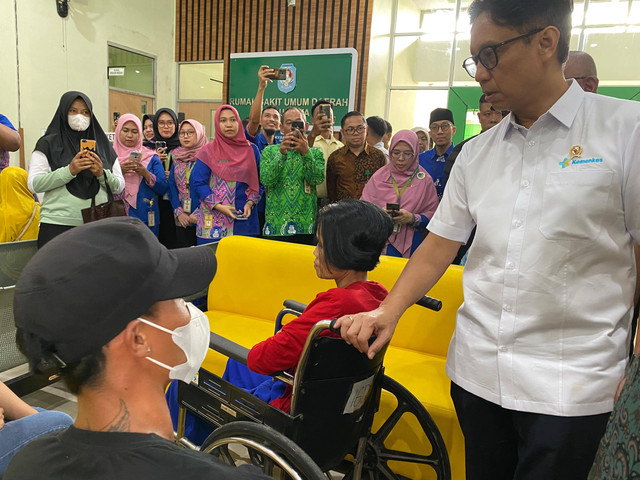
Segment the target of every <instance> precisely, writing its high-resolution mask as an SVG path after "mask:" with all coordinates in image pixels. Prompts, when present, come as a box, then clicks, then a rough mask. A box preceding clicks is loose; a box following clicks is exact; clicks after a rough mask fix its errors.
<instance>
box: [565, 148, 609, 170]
mask: <svg viewBox="0 0 640 480" xmlns="http://www.w3.org/2000/svg"><path fill="white" fill-rule="evenodd" d="M582 152H583V148H582V147H581V146H580V145H574V146H573V147H571V150H569V156H568V157H567V158H565V159H564V160H563V161H562V162H560V163H558V165H560V166H561V167H562V168H567V167H568V166H570V165H581V164H584V163H602V161H603V160H602V158H585V159H581V158H580V155H582Z"/></svg>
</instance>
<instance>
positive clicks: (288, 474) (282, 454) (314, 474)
mask: <svg viewBox="0 0 640 480" xmlns="http://www.w3.org/2000/svg"><path fill="white" fill-rule="evenodd" d="M200 450H201V451H203V452H205V453H209V454H211V455H215V456H216V457H218V458H219V459H220V460H221V461H222V462H224V463H226V464H229V465H235V466H240V465H243V464H251V465H255V466H256V467H258V468H259V469H260V470H262V472H263V473H265V474H266V475H268V476H271V477H272V478H274V479H279V480H327V477H325V476H324V474H323V473H322V471H321V470H320V468H319V467H318V466H317V465H316V464H315V462H314V461H313V460H312V459H311V457H309V455H307V453H306V452H305V451H304V450H302V448H300V447H299V446H298V445H297V444H296V443H295V442H293V441H292V440H290V439H289V438H287V437H285V436H284V435H282V434H280V433H278V432H277V431H275V430H274V429H272V428H270V427H267V426H266V425H262V424H259V423H252V422H231V423H227V424H226V425H223V426H222V427H220V428H217V429H216V430H215V431H214V432H213V433H212V434H211V435H209V436H208V437H207V439H206V440H205V441H204V443H203V444H202V447H201V448H200Z"/></svg>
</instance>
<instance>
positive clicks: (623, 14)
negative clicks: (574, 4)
mask: <svg viewBox="0 0 640 480" xmlns="http://www.w3.org/2000/svg"><path fill="white" fill-rule="evenodd" d="M628 14H629V2H628V0H624V1H623V0H613V1H612V0H590V1H589V8H587V17H586V22H585V23H586V25H616V24H620V23H625V22H626V20H627V16H628Z"/></svg>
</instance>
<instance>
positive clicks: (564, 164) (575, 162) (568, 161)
mask: <svg viewBox="0 0 640 480" xmlns="http://www.w3.org/2000/svg"><path fill="white" fill-rule="evenodd" d="M602 162H603V160H602V158H585V159H582V158H565V159H564V160H563V161H562V162H560V163H559V164H558V165H560V166H561V167H562V168H567V167H568V166H570V165H582V164H584V163H602Z"/></svg>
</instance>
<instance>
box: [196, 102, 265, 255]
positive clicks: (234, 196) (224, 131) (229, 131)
mask: <svg viewBox="0 0 640 480" xmlns="http://www.w3.org/2000/svg"><path fill="white" fill-rule="evenodd" d="M197 157H198V161H197V162H196V165H195V167H194V168H193V172H191V187H192V188H193V189H195V190H196V191H197V192H198V196H199V197H200V211H199V212H198V215H197V219H198V223H197V224H196V235H197V237H198V244H199V245H200V244H203V243H211V242H217V241H218V240H220V239H221V238H224V237H227V236H229V235H247V236H257V235H258V234H259V233H260V226H259V223H258V215H257V214H256V213H255V212H254V211H253V208H254V207H255V206H256V205H257V204H258V202H259V201H260V184H259V182H258V170H259V162H260V152H259V150H258V148H257V147H256V146H255V145H253V144H251V143H249V141H248V140H247V138H246V137H245V134H244V129H243V128H242V122H241V120H240V116H239V115H238V112H237V110H236V109H235V108H233V107H232V106H230V105H223V106H221V107H220V108H219V109H218V110H217V111H216V115H215V138H214V139H213V141H211V142H210V143H208V144H207V145H205V146H204V147H203V148H202V149H201V150H200V151H199V152H198V155H197Z"/></svg>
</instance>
